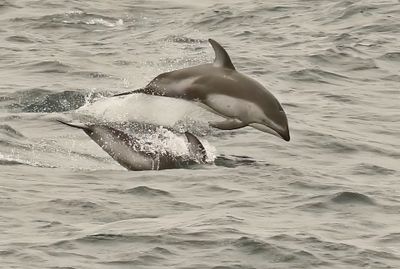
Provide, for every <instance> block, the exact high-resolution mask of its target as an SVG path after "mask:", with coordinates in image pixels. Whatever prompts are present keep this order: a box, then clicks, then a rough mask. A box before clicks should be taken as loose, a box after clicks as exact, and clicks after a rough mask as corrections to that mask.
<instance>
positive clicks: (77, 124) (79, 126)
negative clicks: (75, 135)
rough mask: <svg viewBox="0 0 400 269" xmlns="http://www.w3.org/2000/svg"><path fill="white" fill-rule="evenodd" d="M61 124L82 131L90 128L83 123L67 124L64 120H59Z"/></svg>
mask: <svg viewBox="0 0 400 269" xmlns="http://www.w3.org/2000/svg"><path fill="white" fill-rule="evenodd" d="M57 121H58V122H59V123H62V124H64V125H67V126H70V127H73V128H78V129H82V130H88V129H89V128H88V127H87V126H86V125H85V124H83V123H68V122H65V121H62V120H57Z"/></svg>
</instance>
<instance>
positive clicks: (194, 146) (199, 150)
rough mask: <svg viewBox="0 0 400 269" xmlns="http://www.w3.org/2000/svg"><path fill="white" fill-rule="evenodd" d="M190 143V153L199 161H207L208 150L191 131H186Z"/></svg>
mask: <svg viewBox="0 0 400 269" xmlns="http://www.w3.org/2000/svg"><path fill="white" fill-rule="evenodd" d="M185 136H186V139H187V141H188V143H189V154H190V156H191V157H192V156H193V157H194V158H195V159H196V161H197V162H198V163H206V160H207V152H206V149H205V148H204V146H203V144H202V143H201V142H200V140H199V139H198V138H197V137H195V136H194V135H192V134H191V133H189V132H185Z"/></svg>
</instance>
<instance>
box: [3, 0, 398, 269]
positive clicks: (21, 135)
mask: <svg viewBox="0 0 400 269" xmlns="http://www.w3.org/2000/svg"><path fill="white" fill-rule="evenodd" d="M208 38H214V39H216V40H217V41H219V42H220V43H221V44H223V45H224V46H225V47H226V49H227V50H228V52H229V54H230V55H231V58H232V61H233V63H234V64H235V66H236V68H237V69H238V70H240V71H241V72H243V73H245V74H247V75H249V76H251V77H253V78H255V79H257V80H258V81H259V82H261V83H262V84H263V85H265V86H266V87H267V88H268V89H269V90H270V91H271V92H272V93H273V94H274V95H275V96H276V97H277V98H278V99H279V100H280V101H281V103H282V105H283V107H284V109H285V111H286V113H287V115H288V119H289V125H290V129H291V137H292V140H291V141H290V142H289V143H287V142H285V141H283V140H280V139H278V138H276V137H274V136H271V135H269V134H265V133H262V132H259V131H257V130H255V129H252V128H244V129H240V130H236V131H227V132H218V131H214V132H209V133H208V134H207V135H206V136H204V137H202V139H203V141H205V142H207V143H209V144H210V145H211V147H214V148H215V150H216V152H215V155H216V156H219V157H218V158H217V159H216V160H215V164H212V165H204V166H196V167H191V168H188V169H174V170H164V171H144V172H128V171H126V170H124V169H123V168H122V167H120V166H119V165H118V164H116V163H115V162H114V161H113V160H112V159H111V158H110V157H108V156H107V155H106V154H105V153H104V152H102V151H101V149H100V148H99V147H98V146H97V145H96V144H94V143H93V141H91V140H90V139H89V138H88V137H87V136H85V134H84V133H83V132H79V131H77V130H73V129H68V128H66V127H65V126H60V124H57V123H55V122H54V119H55V118H57V117H67V116H68V117H71V115H76V114H79V113H77V112H79V111H82V107H88V108H87V109H86V110H83V111H84V112H88V111H91V110H95V109H94V108H93V109H92V107H91V106H90V105H91V104H96V103H98V102H101V101H103V102H108V101H104V100H107V99H106V98H102V96H109V95H111V94H113V93H117V92H122V91H126V90H131V89H135V88H138V87H141V86H143V85H145V84H146V83H147V82H148V81H149V80H150V79H152V78H153V77H154V76H156V75H157V74H159V73H161V72H163V71H167V70H173V69H177V68H181V67H185V66H191V65H195V64H200V63H204V62H209V61H211V60H212V59H213V51H212V49H211V47H210V46H209V45H208V43H207V39H208ZM399 72H400V3H399V1H372V0H371V1H256V0H252V1H236V0H231V1H177V0H176V1H133V0H129V1H128V0H119V1H83V0H74V1H61V0H60V1H49V0H45V1H32V0H13V1H12V0H7V1H4V0H2V1H0V267H1V268H215V269H217V268H218V269H223V268H224V269H225V268H235V269H236V268H399V266H400V227H399V223H400V214H399V213H400V183H399V180H400V135H399V133H400V109H399V105H400V90H399V87H400V73H399ZM98 100H100V101H98ZM96 101H97V102H96ZM109 102H111V101H109ZM121 102H122V101H121ZM167 106H168V104H167ZM115 107H118V105H113V103H111V104H110V105H109V106H108V107H106V108H104V107H103V110H104V111H96V113H97V112H98V114H99V113H100V115H102V116H104V117H107V116H108V115H109V114H107V111H109V110H110V109H112V108H115ZM125 108H127V109H128V108H129V105H127V103H125V107H123V108H122V109H125ZM149 109H151V111H152V113H154V114H155V115H159V114H168V113H163V112H164V110H163V109H158V108H157V107H153V106H151V107H150V108H149ZM173 109H174V108H173ZM117 112H118V113H119V111H117ZM118 113H117V114H118ZM81 114H82V113H81ZM128 114H129V113H128ZM194 116H195V115H194Z"/></svg>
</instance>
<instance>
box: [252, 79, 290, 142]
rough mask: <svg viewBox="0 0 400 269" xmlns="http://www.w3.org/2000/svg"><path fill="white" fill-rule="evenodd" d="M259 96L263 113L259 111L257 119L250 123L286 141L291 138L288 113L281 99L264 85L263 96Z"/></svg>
mask: <svg viewBox="0 0 400 269" xmlns="http://www.w3.org/2000/svg"><path fill="white" fill-rule="evenodd" d="M259 97H260V98H257V104H258V106H259V107H260V108H261V111H260V112H261V113H257V114H258V116H257V118H256V120H254V121H253V122H251V123H250V124H249V125H250V126H251V127H253V128H255V129H258V130H260V131H263V132H266V133H270V134H272V135H275V136H277V137H280V138H282V139H283V140H285V141H289V140H290V134H289V125H288V121H287V117H286V113H285V111H284V110H283V108H282V105H281V104H280V103H279V101H278V100H277V99H276V98H275V96H273V95H272V94H271V93H270V92H269V91H268V90H267V89H265V88H264V87H263V93H262V96H259Z"/></svg>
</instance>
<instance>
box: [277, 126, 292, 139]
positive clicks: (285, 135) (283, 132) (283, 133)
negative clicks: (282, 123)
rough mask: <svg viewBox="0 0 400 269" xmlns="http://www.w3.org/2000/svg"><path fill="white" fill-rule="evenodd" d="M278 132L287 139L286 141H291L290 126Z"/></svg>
mask: <svg viewBox="0 0 400 269" xmlns="http://www.w3.org/2000/svg"><path fill="white" fill-rule="evenodd" d="M277 133H278V134H279V136H280V137H281V138H282V139H283V140H285V141H288V142H289V141H290V134H289V128H287V129H286V130H284V131H280V132H277Z"/></svg>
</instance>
